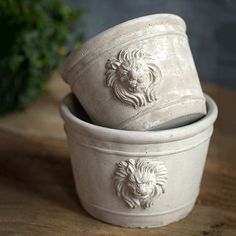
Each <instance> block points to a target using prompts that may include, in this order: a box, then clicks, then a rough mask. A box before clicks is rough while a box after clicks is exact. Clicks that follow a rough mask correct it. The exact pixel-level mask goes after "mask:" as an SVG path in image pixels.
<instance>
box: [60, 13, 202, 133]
mask: <svg viewBox="0 0 236 236" xmlns="http://www.w3.org/2000/svg"><path fill="white" fill-rule="evenodd" d="M61 73H62V77H63V79H64V80H65V81H66V82H67V83H69V84H70V86H71V88H72V91H73V93H74V94H75V95H76V96H77V98H78V99H79V101H80V103H81V104H82V106H83V107H84V109H85V110H86V112H87V114H88V115H89V117H90V118H91V120H92V121H93V123H94V124H97V125H100V126H104V127H110V128H116V129H126V130H153V129H164V128H173V127H178V126H180V125H185V124H188V123H190V122H192V121H194V120H196V119H199V118H200V117H201V116H203V115H204V114H205V113H206V107H205V99H204V96H203V93H202V90H201V86H200V83H199V78H198V75H197V71H196V68H195V64H194V61H193V58H192V54H191V51H190V47H189V44H188V38H187V36H186V26H185V23H184V21H183V20H182V19H181V18H180V17H178V16H175V15H170V14H156V15H150V16H145V17H141V18H137V19H134V20H131V21H127V22H125V23H122V24H120V25H117V26H115V27H113V28H110V29H108V30H107V31H104V32H103V33H101V34H99V35H97V36H96V37H94V38H92V39H90V40H89V41H87V42H86V43H84V44H83V45H81V46H80V48H79V49H78V50H76V51H75V52H73V53H72V54H71V55H70V56H69V57H68V59H67V60H66V61H65V63H64V65H63V67H62V69H61ZM91 98H92V99H91Z"/></svg>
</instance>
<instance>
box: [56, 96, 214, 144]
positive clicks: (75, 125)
mask: <svg viewBox="0 0 236 236" xmlns="http://www.w3.org/2000/svg"><path fill="white" fill-rule="evenodd" d="M204 96H205V98H206V105H207V114H206V115H205V116H204V117H203V118H201V119H199V120H198V121H196V122H194V123H191V124H188V125H185V126H181V127H178V128H172V129H166V130H156V131H155V130H150V131H133V130H119V129H112V128H107V127H102V126H98V125H95V124H91V123H89V122H86V121H83V120H81V119H79V118H78V117H76V116H75V115H74V114H73V111H71V110H72V109H71V108H70V107H69V106H70V104H72V103H73V94H72V93H70V94H68V95H67V96H65V97H64V99H63V100H62V103H61V106H60V114H61V116H62V118H63V120H64V122H65V127H66V130H68V128H69V129H72V130H73V131H75V132H78V133H79V134H83V135H85V136H89V137H93V138H95V139H99V140H103V141H110V142H116V143H135V144H148V143H157V142H160V143H163V142H172V141H178V140H182V139H186V138H189V137H192V136H194V135H196V134H199V133H200V132H203V131H204V130H206V129H208V128H210V127H211V126H212V125H213V123H214V122H215V120H216V118H217V115H218V108H217V105H216V103H215V102H214V100H213V99H212V98H211V97H210V96H208V95H206V94H204Z"/></svg>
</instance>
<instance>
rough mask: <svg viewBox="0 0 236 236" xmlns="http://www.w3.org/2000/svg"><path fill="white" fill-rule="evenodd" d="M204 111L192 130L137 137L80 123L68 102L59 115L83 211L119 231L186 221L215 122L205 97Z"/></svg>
mask: <svg viewBox="0 0 236 236" xmlns="http://www.w3.org/2000/svg"><path fill="white" fill-rule="evenodd" d="M207 105H208V113H207V115H206V117H204V118H202V119H201V120H199V121H197V122H195V123H193V124H191V125H187V126H184V127H181V128H176V129H170V130H165V131H164V130H163V131H146V132H141V131H140V132H135V131H120V130H114V129H108V128H103V127H99V126H95V125H92V124H90V123H87V122H86V121H83V120H86V118H84V116H83V114H81V113H80V112H78V111H75V107H77V108H78V104H75V100H73V99H72V97H71V95H70V96H68V97H67V98H66V99H65V100H64V102H63V104H62V107H61V114H62V117H63V119H64V121H65V130H66V133H67V136H68V142H69V148H70V156H71V162H72V168H73V173H74V178H75V184H76V190H77V193H78V196H79V198H80V201H81V204H82V205H83V207H84V209H85V210H86V211H87V212H89V213H90V214H91V215H93V216H94V217H96V218H98V219H100V220H102V221H105V222H108V223H111V224H115V225H120V226H123V227H141V228H144V227H159V226H164V225H167V224H169V223H172V222H175V221H178V220H180V219H182V218H183V217H185V216H186V215H187V214H188V213H189V212H190V211H191V209H192V208H193V206H194V203H195V201H196V198H197V196H198V193H199V186H200V182H201V178H202V173H203V169H204V163H205V159H206V155H207V150H208V145H209V140H210V137H211V135H212V131H213V123H214V121H215V119H216V116H217V107H216V105H215V103H214V102H213V101H212V100H211V99H210V98H209V97H208V98H207ZM75 114H76V116H77V117H78V118H77V117H76V116H75Z"/></svg>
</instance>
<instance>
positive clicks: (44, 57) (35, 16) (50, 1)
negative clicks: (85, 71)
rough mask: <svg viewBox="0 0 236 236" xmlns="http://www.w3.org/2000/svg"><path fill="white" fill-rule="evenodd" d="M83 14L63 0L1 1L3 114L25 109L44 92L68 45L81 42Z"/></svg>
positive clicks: (0, 93)
mask: <svg viewBox="0 0 236 236" xmlns="http://www.w3.org/2000/svg"><path fill="white" fill-rule="evenodd" d="M82 13H83V11H82V9H72V8H71V7H69V6H67V5H65V4H64V3H63V2H61V1H60V0H3V1H0V32H1V37H0V113H5V112H8V111H11V110H15V109H20V108H24V107H25V106H27V105H28V104H29V103H30V102H31V101H32V100H33V99H35V98H36V97H38V96H39V95H40V94H41V93H42V92H43V91H45V88H46V81H47V80H48V78H49V77H50V76H49V72H50V71H52V70H54V69H55V68H57V67H58V66H59V65H60V64H61V63H62V61H63V58H64V57H65V55H66V54H67V53H68V50H67V49H66V48H65V45H76V43H79V42H81V40H82V37H83V31H82V30H81V29H82V27H81V15H82ZM75 23H76V24H75ZM75 25H76V26H79V27H77V29H80V31H79V32H77V34H74V33H72V29H73V26H75ZM75 42H76V43H75ZM77 46H78V45H77Z"/></svg>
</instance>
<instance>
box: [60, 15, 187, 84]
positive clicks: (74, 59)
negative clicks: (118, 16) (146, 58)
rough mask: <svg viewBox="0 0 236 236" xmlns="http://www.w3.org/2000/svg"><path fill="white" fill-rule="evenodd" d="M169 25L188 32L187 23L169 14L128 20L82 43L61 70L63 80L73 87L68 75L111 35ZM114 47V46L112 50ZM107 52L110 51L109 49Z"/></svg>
mask: <svg viewBox="0 0 236 236" xmlns="http://www.w3.org/2000/svg"><path fill="white" fill-rule="evenodd" d="M168 24H169V25H176V28H177V27H180V28H181V29H182V31H183V32H185V31H186V24H185V21H184V20H183V19H182V18H181V17H180V16H178V15H175V14H169V13H159V14H151V15H145V16H141V17H138V18H134V19H131V20H127V21H124V22H122V23H120V24H117V25H115V26H113V27H110V28H108V29H106V30H104V31H102V32H100V33H98V34H97V35H95V36H93V37H91V38H90V39H88V40H87V41H86V42H84V43H82V44H81V45H80V46H79V48H77V49H76V50H74V51H73V52H72V53H71V54H70V55H69V57H68V58H67V59H66V60H65V62H64V64H63V65H62V67H61V68H60V73H61V75H62V78H63V79H64V81H65V82H66V83H68V84H70V85H72V84H73V81H74V80H73V79H71V78H70V76H68V73H69V72H70V71H72V70H73V69H74V68H75V67H76V65H77V64H78V63H79V62H81V61H83V59H84V58H86V56H87V55H88V54H91V52H92V53H93V54H94V53H95V51H96V50H95V49H97V48H100V47H101V45H103V44H104V41H106V39H109V38H110V37H111V35H114V34H117V33H119V32H122V29H126V31H127V32H128V33H127V32H126V36H127V34H130V33H132V28H133V27H134V25H140V27H141V25H142V26H143V27H148V26H151V25H155V26H159V25H168ZM129 29H130V30H129ZM142 37H143V35H142ZM124 41H125V42H126V41H127V39H126V38H125V39H124ZM97 44H98V45H97ZM119 44H120V43H119ZM113 47H114V45H112V47H111V48H113ZM105 51H108V48H107V47H106V50H105Z"/></svg>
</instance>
